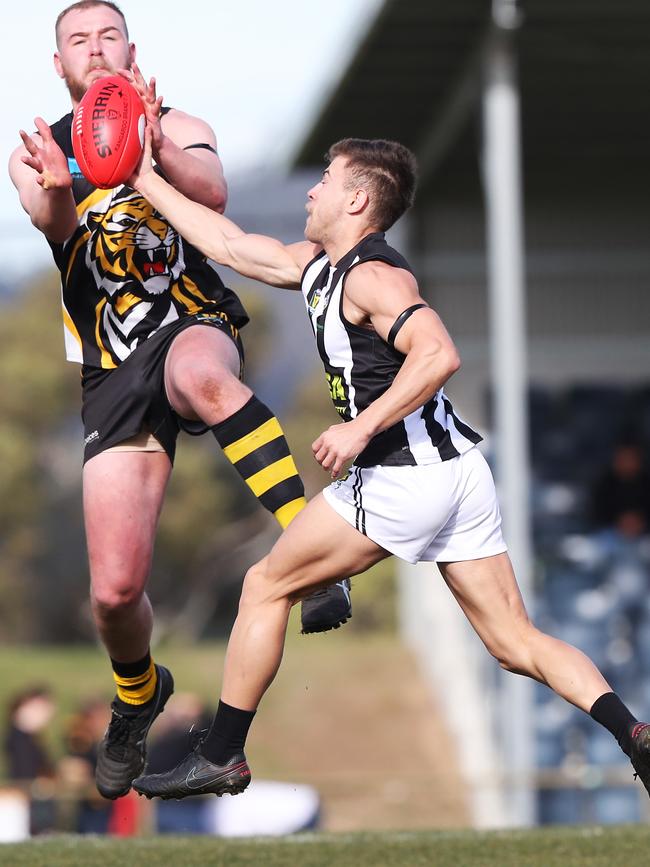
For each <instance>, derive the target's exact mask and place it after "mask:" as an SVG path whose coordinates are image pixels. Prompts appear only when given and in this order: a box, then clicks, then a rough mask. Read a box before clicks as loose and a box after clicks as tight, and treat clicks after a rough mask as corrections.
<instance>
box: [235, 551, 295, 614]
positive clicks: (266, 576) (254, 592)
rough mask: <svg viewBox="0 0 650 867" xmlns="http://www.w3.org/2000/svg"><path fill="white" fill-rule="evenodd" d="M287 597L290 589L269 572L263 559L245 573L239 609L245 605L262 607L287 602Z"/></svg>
mask: <svg viewBox="0 0 650 867" xmlns="http://www.w3.org/2000/svg"><path fill="white" fill-rule="evenodd" d="M289 597H290V588H289V587H288V586H287V585H286V584H285V582H284V581H283V580H282V578H281V577H280V576H278V575H274V574H273V573H272V572H271V570H270V569H269V567H268V560H267V559H266V558H265V559H264V560H261V561H260V562H259V563H255V565H253V566H251V567H250V569H249V570H248V572H247V573H246V576H245V578H244V584H243V586H242V593H241V598H240V601H239V607H240V609H241V608H242V607H243V606H247V605H264V604H268V603H272V602H278V601H280V600H288V599H289Z"/></svg>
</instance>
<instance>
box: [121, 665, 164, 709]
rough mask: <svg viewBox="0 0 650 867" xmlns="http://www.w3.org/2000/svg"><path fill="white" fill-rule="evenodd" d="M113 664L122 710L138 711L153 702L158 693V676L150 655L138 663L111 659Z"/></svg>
mask: <svg viewBox="0 0 650 867" xmlns="http://www.w3.org/2000/svg"><path fill="white" fill-rule="evenodd" d="M111 664H112V666H113V679H114V680H115V684H116V686H117V704H118V707H119V708H120V709H122V710H124V711H127V712H128V711H132V712H133V711H137V710H138V709H139V708H140V707H141V706H142V705H144V704H146V703H147V702H148V701H151V699H152V698H153V695H154V692H155V691H156V679H157V674H156V667H155V665H154V664H153V660H152V658H151V655H150V654H149V653H147V655H146V656H145V657H143V658H142V659H140V660H138V662H116V660H114V659H111Z"/></svg>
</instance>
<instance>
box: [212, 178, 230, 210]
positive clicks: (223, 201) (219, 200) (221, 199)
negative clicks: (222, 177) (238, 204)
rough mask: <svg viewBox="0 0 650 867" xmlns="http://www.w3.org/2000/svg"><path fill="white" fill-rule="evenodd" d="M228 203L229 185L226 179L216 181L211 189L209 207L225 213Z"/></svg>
mask: <svg viewBox="0 0 650 867" xmlns="http://www.w3.org/2000/svg"><path fill="white" fill-rule="evenodd" d="M227 204H228V186H227V184H226V182H225V181H221V182H219V183H216V184H215V185H214V187H213V189H212V190H211V196H210V202H209V203H208V207H209V208H211V209H212V210H213V211H216V212H217V214H223V212H224V211H225V210H226V205H227Z"/></svg>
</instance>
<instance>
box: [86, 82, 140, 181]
mask: <svg viewBox="0 0 650 867" xmlns="http://www.w3.org/2000/svg"><path fill="white" fill-rule="evenodd" d="M144 127H145V115H144V106H143V105H142V100H141V99H140V96H139V95H138V92H137V91H136V89H135V88H134V87H133V86H132V85H131V84H129V82H128V81H127V80H126V79H125V78H123V77H122V76H121V75H110V76H106V77H105V78H100V79H98V80H97V81H95V82H94V83H93V84H92V85H91V86H90V87H89V88H88V90H87V91H86V93H85V94H84V97H83V99H82V100H81V102H80V103H79V105H78V106H77V110H76V112H75V115H74V118H73V121H72V149H73V151H74V155H75V159H76V160H77V164H78V166H79V168H80V170H81V172H82V174H83V175H84V177H85V178H86V179H87V180H88V181H90V183H91V184H93V186H95V187H100V188H101V189H105V190H108V189H111V188H112V187H119V186H120V185H121V184H124V183H126V181H127V180H128V179H129V178H130V177H131V175H132V174H133V170H134V169H135V167H136V166H137V164H138V162H139V160H140V156H141V154H142V147H143V144H144Z"/></svg>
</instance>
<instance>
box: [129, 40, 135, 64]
mask: <svg viewBox="0 0 650 867" xmlns="http://www.w3.org/2000/svg"><path fill="white" fill-rule="evenodd" d="M134 63H135V42H129V66H132V65H133V64H134Z"/></svg>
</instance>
